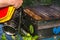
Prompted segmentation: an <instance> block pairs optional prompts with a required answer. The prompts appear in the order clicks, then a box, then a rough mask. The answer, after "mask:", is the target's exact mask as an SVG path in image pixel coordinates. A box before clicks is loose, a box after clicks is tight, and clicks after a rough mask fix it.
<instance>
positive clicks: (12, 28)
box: [3, 8, 22, 35]
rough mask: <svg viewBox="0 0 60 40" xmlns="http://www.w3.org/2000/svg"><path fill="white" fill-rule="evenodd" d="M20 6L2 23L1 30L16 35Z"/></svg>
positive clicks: (20, 11)
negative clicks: (10, 17) (9, 18)
mask: <svg viewBox="0 0 60 40" xmlns="http://www.w3.org/2000/svg"><path fill="white" fill-rule="evenodd" d="M21 9H22V8H19V9H17V10H15V12H14V15H13V17H12V19H11V20H10V21H7V22H5V23H4V27H3V30H4V32H5V33H6V34H8V35H16V34H17V31H18V28H19V25H20V24H19V21H21V20H19V19H20V15H19V14H20V13H22V10H21Z"/></svg>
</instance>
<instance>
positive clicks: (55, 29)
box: [53, 26, 60, 34]
mask: <svg viewBox="0 0 60 40" xmlns="http://www.w3.org/2000/svg"><path fill="white" fill-rule="evenodd" d="M53 33H54V34H59V33H60V26H58V27H57V28H56V27H55V28H53Z"/></svg>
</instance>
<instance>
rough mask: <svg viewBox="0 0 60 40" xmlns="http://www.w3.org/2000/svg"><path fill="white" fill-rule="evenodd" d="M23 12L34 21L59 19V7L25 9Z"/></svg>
mask: <svg viewBox="0 0 60 40" xmlns="http://www.w3.org/2000/svg"><path fill="white" fill-rule="evenodd" d="M24 11H25V12H26V13H27V14H28V15H30V16H31V17H32V18H34V19H35V20H52V19H60V7H55V6H34V7H26V8H25V9H24Z"/></svg>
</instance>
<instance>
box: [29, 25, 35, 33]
mask: <svg viewBox="0 0 60 40" xmlns="http://www.w3.org/2000/svg"><path fill="white" fill-rule="evenodd" d="M29 30H30V33H31V34H33V33H34V28H33V25H30V26H29Z"/></svg>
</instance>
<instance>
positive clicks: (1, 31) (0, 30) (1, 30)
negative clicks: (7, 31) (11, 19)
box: [0, 24, 3, 40]
mask: <svg viewBox="0 0 60 40" xmlns="http://www.w3.org/2000/svg"><path fill="white" fill-rule="evenodd" d="M2 27H3V24H0V40H1V36H2V34H3V29H2Z"/></svg>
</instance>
